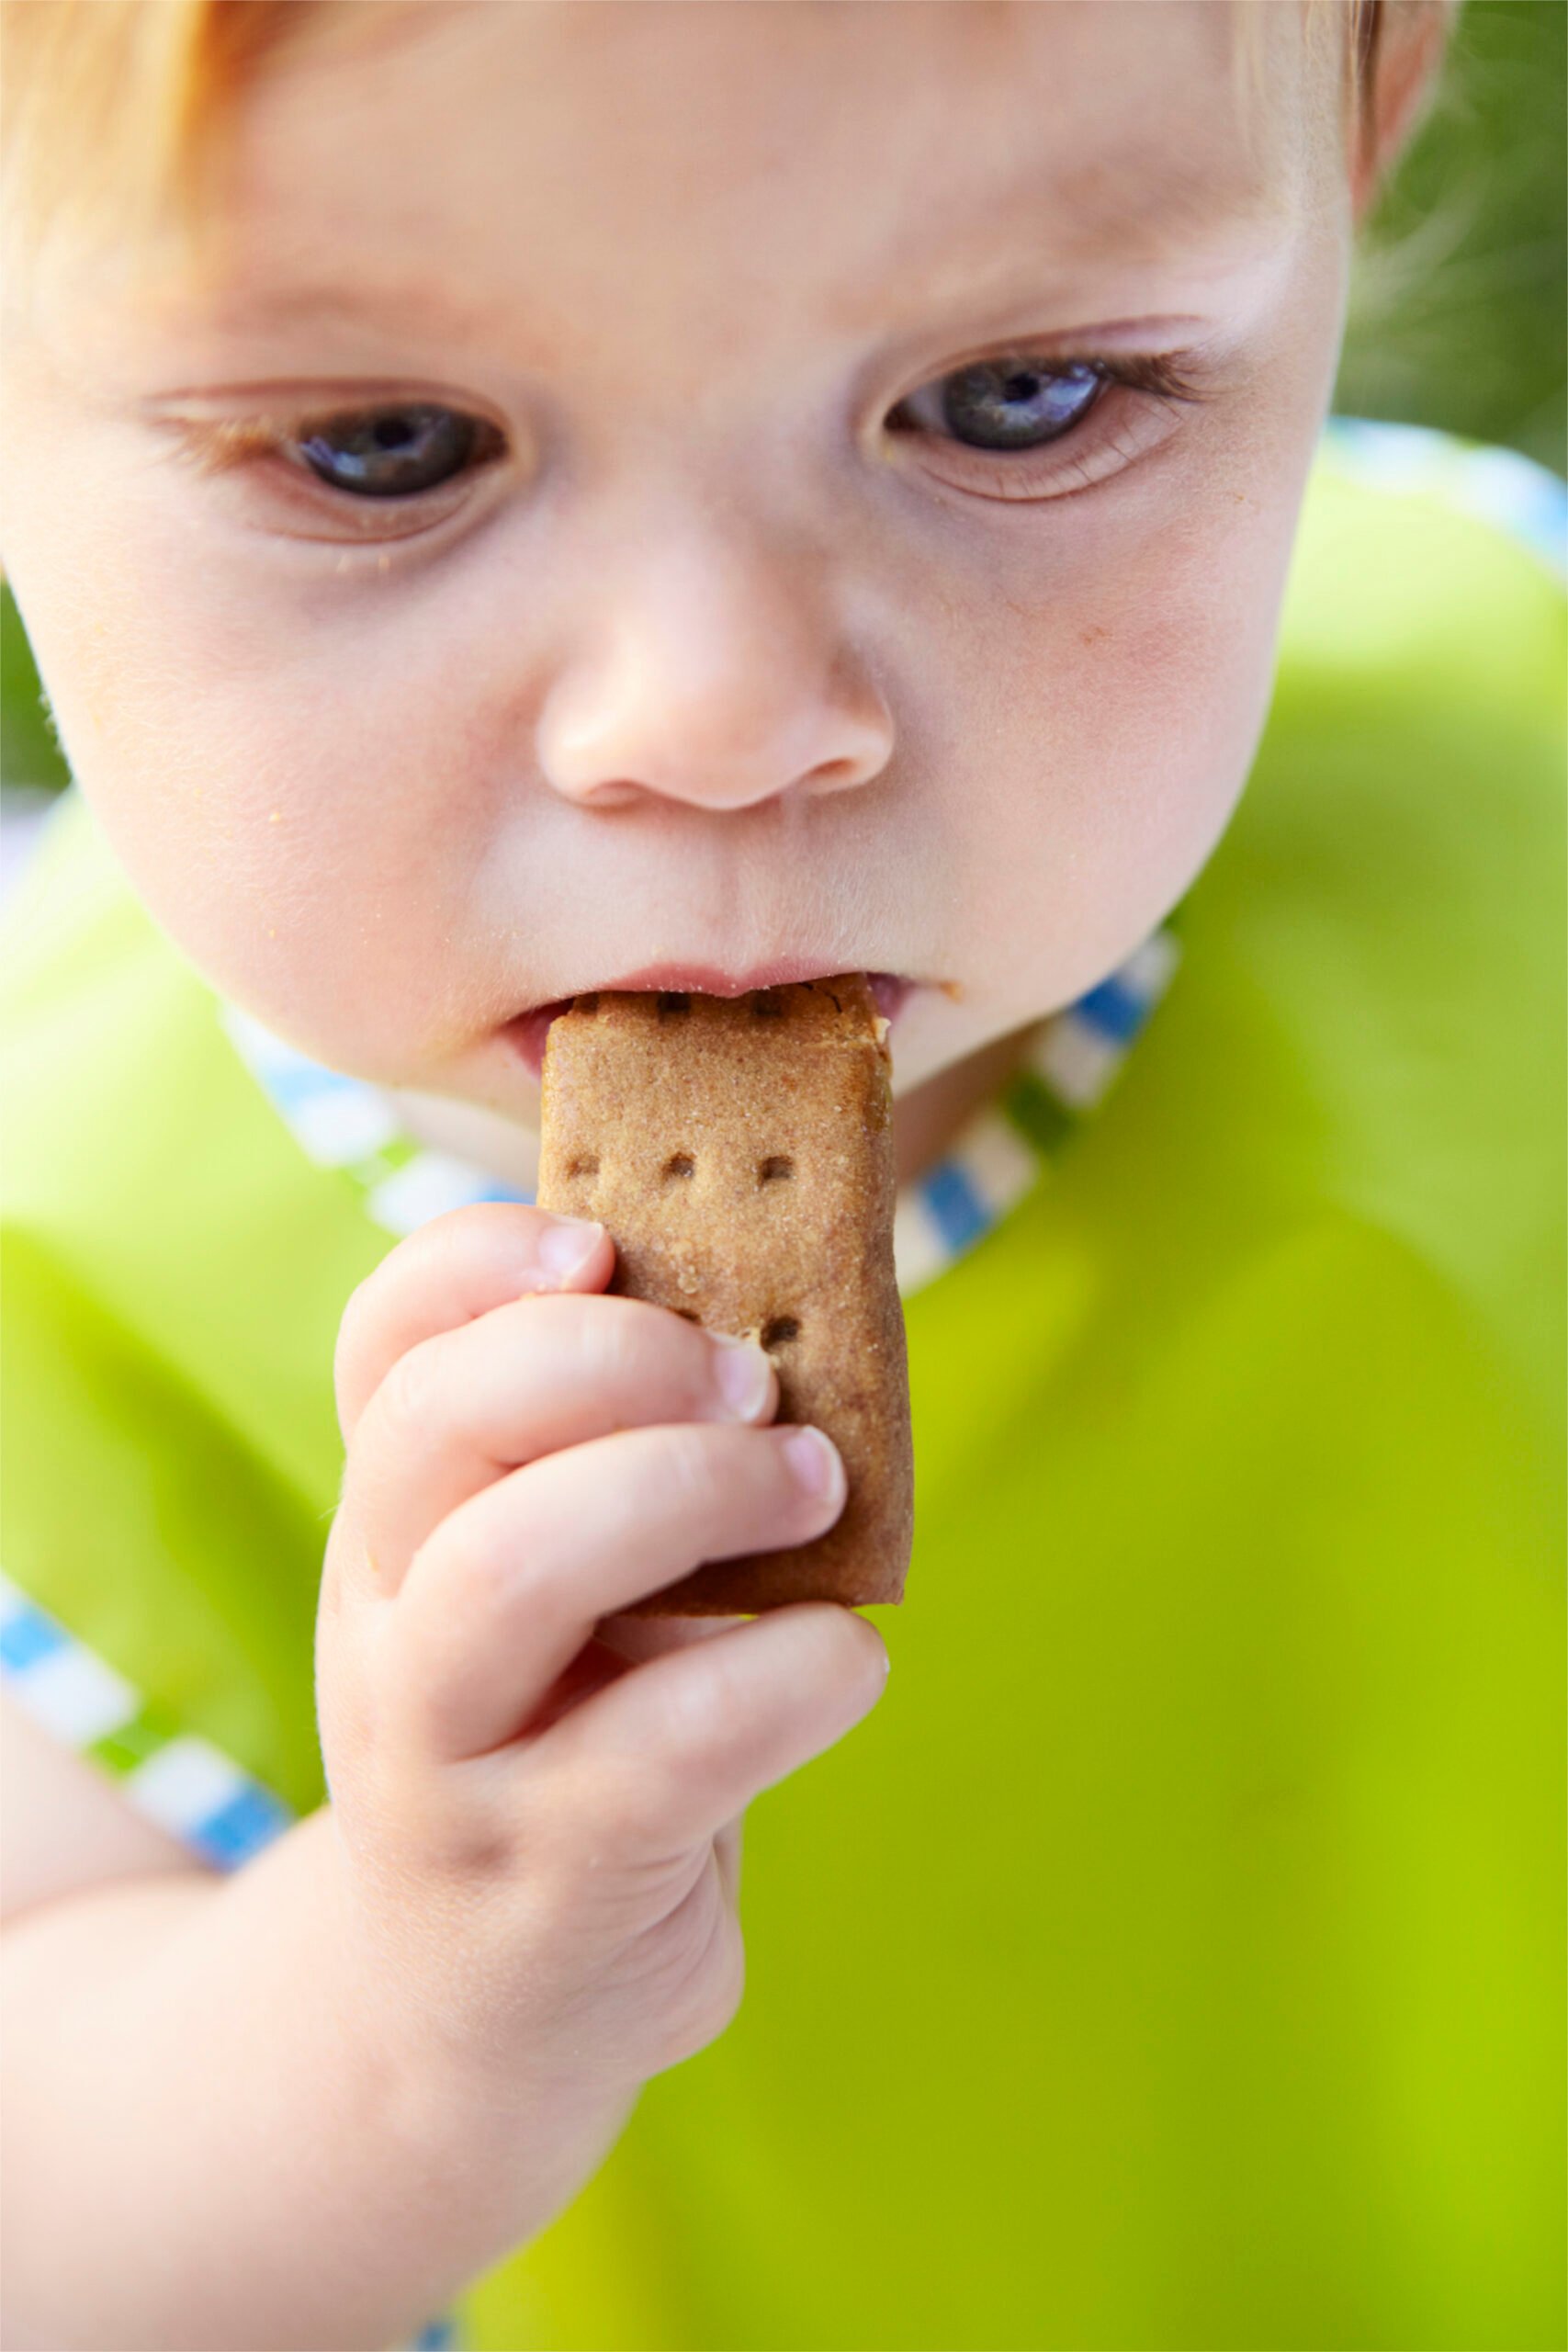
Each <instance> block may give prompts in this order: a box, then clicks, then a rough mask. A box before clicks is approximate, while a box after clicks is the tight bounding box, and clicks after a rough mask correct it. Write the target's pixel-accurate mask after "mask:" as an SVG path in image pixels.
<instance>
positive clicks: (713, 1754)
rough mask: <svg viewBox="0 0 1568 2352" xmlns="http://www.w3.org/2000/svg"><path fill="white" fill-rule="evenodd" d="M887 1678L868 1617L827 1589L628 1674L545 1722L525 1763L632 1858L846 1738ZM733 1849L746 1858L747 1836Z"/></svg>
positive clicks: (716, 1827)
mask: <svg viewBox="0 0 1568 2352" xmlns="http://www.w3.org/2000/svg"><path fill="white" fill-rule="evenodd" d="M886 1682H887V1651H886V1645H885V1644H884V1642H883V1639H882V1636H881V1634H879V1633H878V1632H877V1630H876V1627H875V1626H874V1625H873V1624H872V1623H870V1621H869V1619H867V1618H864V1617H857V1616H856V1615H855V1614H854V1613H853V1611H850V1610H847V1609H843V1608H840V1606H839V1605H838V1604H837V1603H836V1602H833V1601H818V1600H813V1601H800V1602H796V1603H793V1604H792V1605H791V1606H790V1607H789V1608H787V1609H774V1610H770V1611H768V1613H767V1614H766V1615H765V1616H762V1617H759V1618H757V1619H756V1620H755V1621H754V1622H753V1623H750V1624H747V1625H741V1626H739V1627H738V1628H736V1629H734V1630H733V1631H731V1632H729V1633H727V1634H721V1635H720V1636H719V1637H718V1638H717V1639H716V1641H711V1642H699V1643H697V1644H695V1645H693V1646H692V1647H690V1648H685V1649H680V1650H671V1652H669V1654H668V1655H667V1656H665V1657H660V1658H656V1659H653V1660H651V1661H650V1662H649V1664H648V1665H647V1666H642V1667H637V1668H635V1669H634V1670H633V1671H632V1672H630V1673H628V1674H624V1675H622V1676H621V1677H620V1678H619V1679H618V1680H616V1681H615V1682H612V1683H611V1684H609V1685H608V1686H607V1687H606V1688H604V1689H602V1690H601V1691H598V1692H597V1693H596V1695H594V1696H593V1697H592V1698H589V1699H585V1700H584V1701H583V1702H582V1703H581V1705H580V1706H578V1707H575V1708H574V1709H573V1710H572V1712H571V1713H570V1714H569V1715H563V1716H562V1717H561V1719H560V1720H559V1721H558V1723H556V1724H552V1725H551V1727H550V1728H549V1729H548V1730H547V1732H545V1733H544V1735H543V1736H542V1737H541V1738H540V1739H539V1740H538V1742H537V1743H536V1746H535V1747H533V1748H532V1749H531V1750H530V1753H529V1773H530V1777H531V1778H533V1777H534V1776H536V1775H538V1774H543V1775H544V1776H545V1780H544V1781H543V1782H542V1783H541V1784H540V1785H541V1787H542V1788H546V1789H547V1790H548V1792H549V1798H550V1802H549V1805H548V1806H547V1807H546V1806H543V1805H542V1806H541V1810H543V1811H550V1812H558V1815H559V1818H560V1819H561V1820H562V1821H563V1822H564V1823H565V1824H568V1825H575V1826H576V1827H577V1829H580V1831H581V1835H582V1836H584V1837H586V1836H587V1834H588V1826H589V1825H590V1824H592V1842H593V1846H594V1848H595V1849H596V1850H599V1851H601V1852H603V1851H604V1850H605V1849H606V1847H608V1849H610V1850H612V1851H614V1852H615V1853H616V1854H617V1855H618V1858H619V1859H621V1860H648V1859H649V1858H651V1857H655V1856H657V1857H660V1858H662V1857H665V1856H668V1855H672V1854H675V1853H678V1852H680V1851H681V1850H682V1849H683V1848H687V1847H690V1846H693V1845H695V1844H699V1843H700V1842H701V1841H702V1840H703V1839H705V1838H717V1837H718V1836H720V1835H721V1834H722V1833H723V1832H724V1831H725V1828H726V1825H727V1824H734V1823H736V1822H737V1820H738V1816H739V1815H740V1814H741V1812H742V1811H743V1810H744V1808H745V1806H746V1805H748V1804H750V1801H751V1799H752V1798H753V1797H754V1796H756V1795H758V1794H759V1792H761V1790H763V1789H766V1788H771V1787H772V1786H773V1783H774V1782H775V1781H782V1780H784V1778H785V1777H786V1776H787V1775H788V1774H789V1773H791V1772H794V1771H797V1770H799V1768H800V1766H801V1765H803V1764H805V1763H807V1761H808V1760H809V1759H810V1758H812V1757H813V1756H819V1755H820V1754H821V1753H822V1751H823V1749H824V1748H827V1747H832V1745H833V1743H834V1742H835V1741H836V1740H839V1739H841V1738H842V1737H843V1736H844V1734H845V1733H846V1732H847V1731H849V1730H850V1729H851V1728H852V1726H853V1725H854V1724H857V1723H859V1722H860V1721H861V1720H862V1718H863V1716H865V1715H867V1714H869V1713H870V1712H871V1710H872V1708H873V1707H874V1705H875V1703H876V1702H877V1700H878V1699H879V1698H880V1697H881V1696H882V1693H883V1691H884V1690H885V1689H886ZM733 1845H734V1852H733V1855H732V1856H731V1857H730V1858H729V1859H731V1860H732V1861H733V1864H734V1865H735V1866H736V1867H737V1868H738V1866H739V1837H738V1835H737V1837H736V1838H735V1839H734V1840H733Z"/></svg>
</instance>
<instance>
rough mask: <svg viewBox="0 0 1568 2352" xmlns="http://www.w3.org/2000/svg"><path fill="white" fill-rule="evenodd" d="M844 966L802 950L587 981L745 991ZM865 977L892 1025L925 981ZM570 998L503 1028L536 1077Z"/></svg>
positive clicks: (893, 975) (631, 987) (616, 987)
mask: <svg viewBox="0 0 1568 2352" xmlns="http://www.w3.org/2000/svg"><path fill="white" fill-rule="evenodd" d="M845 968H846V967H845V966H844V965H843V964H841V963H840V964H813V963H810V962H807V961H806V960H805V959H803V958H801V957H799V956H793V957H792V956H784V957H780V958H778V959H777V960H776V961H774V962H773V963H771V964H759V965H758V966H757V967H755V969H754V970H751V971H749V972H724V971H720V970H719V969H718V968H717V967H716V966H715V965H711V964H649V965H648V966H647V967H645V968H644V969H643V970H642V971H640V972H628V973H626V976H625V977H624V978H621V979H618V980H593V981H585V982H584V984H583V986H584V988H598V989H604V990H605V991H606V992H607V993H613V992H615V991H620V990H626V991H647V992H650V993H651V992H652V991H655V990H663V989H681V990H682V991H686V992H690V993H692V994H695V995H702V996H745V995H746V994H747V992H748V991H749V990H750V989H780V988H789V987H792V986H794V985H795V984H796V983H798V982H799V981H801V980H827V979H832V978H834V977H835V976H836V975H837V974H838V973H840V972H841V971H843V970H844V969H845ZM866 978H867V979H868V981H869V982H870V983H871V993H872V995H873V997H874V999H875V1002H876V1009H877V1011H878V1012H880V1013H881V1015H882V1017H883V1019H884V1020H885V1021H886V1023H887V1024H888V1026H889V1028H890V1029H891V1027H892V1026H893V1024H894V1023H896V1022H897V1018H898V1015H899V1013H900V1012H902V1011H903V1008H904V1006H905V1004H906V1003H907V1002H908V999H909V997H910V996H911V995H912V994H913V992H914V991H915V989H918V988H919V986H920V983H919V981H918V980H910V979H905V978H903V977H902V975H900V974H899V973H897V972H868V973H867V974H866ZM575 993H578V994H581V990H579V991H576V992H575ZM571 1002H572V998H571V997H570V996H558V997H553V998H552V999H551V1000H550V1001H549V1002H548V1003H547V1004H536V1005H531V1006H530V1007H529V1008H528V1010H527V1011H526V1012H519V1013H516V1014H514V1015H513V1018H512V1020H510V1021H508V1022H507V1023H505V1025H504V1027H503V1028H502V1036H504V1037H505V1038H506V1039H507V1040H508V1042H509V1043H510V1045H511V1046H512V1047H513V1050H514V1052H515V1053H516V1054H517V1055H518V1057H520V1059H521V1060H522V1061H523V1063H524V1064H525V1067H526V1069H528V1070H529V1071H530V1072H531V1073H532V1075H533V1076H534V1077H535V1078H537V1077H538V1076H539V1074H540V1072H541V1070H542V1069H544V1064H545V1040H546V1039H547V1036H548V1035H549V1029H550V1023H551V1022H552V1021H554V1020H555V1019H556V1018H557V1016H558V1014H559V1013H562V1012H566V1011H567V1010H568V1008H569V1007H570V1004H571Z"/></svg>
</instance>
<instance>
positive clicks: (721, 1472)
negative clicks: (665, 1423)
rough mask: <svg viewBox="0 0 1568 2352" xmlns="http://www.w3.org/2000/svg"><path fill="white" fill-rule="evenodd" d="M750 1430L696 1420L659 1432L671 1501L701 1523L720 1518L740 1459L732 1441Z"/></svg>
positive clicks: (730, 1496)
mask: <svg viewBox="0 0 1568 2352" xmlns="http://www.w3.org/2000/svg"><path fill="white" fill-rule="evenodd" d="M748 1434H750V1432H747V1431H743V1430H728V1429H723V1428H720V1427H717V1426H716V1427H714V1428H711V1429H710V1428H705V1427H703V1426H702V1425H701V1424H699V1423H696V1422H690V1423H679V1424H675V1425H672V1426H671V1427H670V1428H669V1429H667V1430H661V1431H660V1437H661V1440H662V1451H663V1455H664V1473H665V1477H666V1480H667V1482H668V1487H669V1494H670V1500H671V1504H672V1505H673V1506H674V1507H675V1509H676V1510H679V1511H681V1512H682V1514H690V1516H691V1517H692V1518H694V1520H696V1521H699V1522H701V1523H706V1522H708V1521H713V1520H715V1519H717V1518H719V1517H720V1516H722V1515H723V1514H724V1512H725V1510H726V1507H727V1506H728V1505H729V1504H731V1503H732V1502H733V1500H734V1498H735V1494H736V1489H737V1486H738V1484H739V1478H740V1462H739V1457H738V1454H737V1450H736V1447H735V1444H734V1442H733V1441H734V1440H735V1439H737V1438H739V1439H741V1440H742V1441H743V1440H744V1438H745V1437H746V1436H747V1435H748Z"/></svg>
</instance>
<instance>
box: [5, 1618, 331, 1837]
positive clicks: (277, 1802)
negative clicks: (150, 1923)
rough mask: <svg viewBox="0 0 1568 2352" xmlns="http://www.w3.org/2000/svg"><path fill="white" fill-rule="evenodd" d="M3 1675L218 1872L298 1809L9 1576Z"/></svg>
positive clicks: (59, 1735) (55, 1731) (42, 1720)
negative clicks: (162, 1710) (183, 1725)
mask: <svg viewBox="0 0 1568 2352" xmlns="http://www.w3.org/2000/svg"><path fill="white" fill-rule="evenodd" d="M0 1678H3V1679H4V1680H5V1683H6V1688H7V1689H8V1690H9V1691H12V1692H13V1693H14V1695H15V1697H16V1699H17V1702H18V1704H19V1705H20V1706H22V1707H23V1708H25V1709H26V1711H27V1713H28V1714H29V1715H31V1716H32V1718H33V1720H34V1721H35V1723H38V1724H40V1725H41V1726H42V1728H43V1729H44V1730H45V1731H47V1732H50V1733H51V1734H52V1735H53V1736H54V1737H55V1738H56V1739H58V1740H62V1741H63V1743H64V1744H65V1746H66V1747H73V1748H75V1749H76V1750H77V1752H78V1753H79V1754H81V1755H84V1756H87V1757H90V1758H92V1760H93V1761H94V1762H95V1763H96V1764H98V1765H100V1766H101V1767H102V1768H103V1769H104V1770H107V1771H108V1772H110V1773H112V1774H113V1775H114V1777H115V1778H116V1779H117V1780H118V1783H119V1786H120V1787H121V1789H122V1790H123V1791H124V1792H125V1795H126V1797H127V1798H128V1799H129V1801H130V1804H133V1805H134V1806H135V1807H136V1810H137V1811H138V1812H139V1813H141V1814H142V1815H145V1817H146V1818H147V1820H149V1821H151V1822H154V1823H156V1825H157V1826H158V1827H159V1828H160V1829H164V1830H167V1831H168V1832H169V1834H170V1835H171V1836H172V1837H175V1838H179V1839H181V1840H182V1842H183V1843H184V1844H186V1845H187V1846H188V1847H189V1848H190V1849H191V1850H192V1852H193V1853H195V1854H196V1855H197V1857H198V1858H199V1860H202V1861H203V1862H206V1863H207V1864H209V1867H211V1868H212V1869H214V1870H220V1871H232V1870H238V1869H239V1868H240V1866H241V1865H242V1863H244V1862H248V1861H249V1860H251V1857H252V1856H253V1855H254V1854H258V1853H260V1851H261V1849H262V1848H263V1847H264V1846H267V1845H270V1844H271V1842H272V1840H273V1839H274V1838H276V1837H277V1836H279V1835H280V1834H281V1832H282V1831H283V1830H285V1829H287V1828H288V1826H289V1824H290V1822H292V1820H293V1819H294V1815H293V1813H292V1811H291V1810H290V1808H289V1807H288V1805H287V1804H285V1803H284V1801H283V1799H282V1798H281V1797H280V1796H278V1795H277V1794H276V1792H275V1791H274V1790H272V1789H268V1788H265V1787H264V1786H263V1784H262V1783H261V1781H254V1780H252V1779H251V1777H250V1776H249V1774H248V1773H245V1772H243V1771H242V1770H240V1768H239V1766H238V1765H237V1764H235V1763H233V1762H231V1759H230V1758H228V1757H227V1756H225V1755H223V1754H222V1753H221V1752H220V1749H218V1748H216V1747H213V1746H212V1744H211V1742H210V1741H209V1740H205V1739H202V1738H199V1737H197V1736H195V1735H194V1734H192V1733H189V1732H184V1731H181V1730H180V1729H179V1728H178V1727H177V1726H176V1725H175V1724H171V1723H169V1722H167V1721H164V1720H162V1719H161V1718H160V1716H159V1714H158V1713H157V1711H156V1710H155V1709H153V1708H152V1707H151V1706H149V1704H148V1703H147V1702H146V1701H145V1700H144V1699H143V1697H142V1695H141V1691H138V1690H136V1689H135V1688H134V1687H133V1686H132V1685H131V1684H130V1683H129V1682H128V1681H127V1680H126V1679H125V1677H124V1676H123V1675H121V1674H118V1673H117V1672H116V1671H115V1669H114V1668H113V1667H111V1666H110V1665H108V1664H107V1661H106V1660H105V1659H103V1658H101V1657H98V1656H97V1654H96V1651H94V1650H90V1649H89V1648H88V1647H87V1645H86V1644H85V1642H80V1641H78V1640H77V1639H76V1638H75V1636H74V1635H73V1634H70V1633H68V1632H67V1631H66V1629H65V1627H64V1626H63V1625H62V1624H61V1623H60V1622H59V1620H58V1619H57V1618H54V1617H51V1616H50V1614H49V1613H48V1611H46V1610H43V1609H40V1608H39V1605H38V1603H37V1602H36V1601H34V1600H29V1599H28V1596H27V1594H26V1593H24V1592H20V1591H18V1589H17V1587H16V1586H15V1585H14V1584H12V1583H11V1582H10V1581H9V1579H8V1578H6V1577H0Z"/></svg>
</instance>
